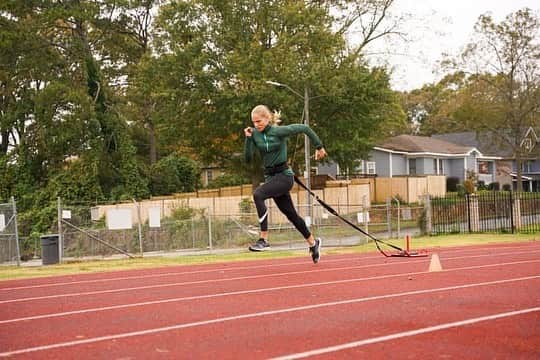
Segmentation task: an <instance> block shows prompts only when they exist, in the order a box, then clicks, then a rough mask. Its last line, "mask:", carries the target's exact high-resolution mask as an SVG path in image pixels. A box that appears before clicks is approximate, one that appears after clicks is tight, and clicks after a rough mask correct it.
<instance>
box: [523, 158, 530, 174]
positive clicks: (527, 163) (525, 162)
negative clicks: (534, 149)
mask: <svg viewBox="0 0 540 360" xmlns="http://www.w3.org/2000/svg"><path fill="white" fill-rule="evenodd" d="M531 166H532V161H531V160H523V162H522V163H521V171H522V172H524V173H530V172H531Z"/></svg>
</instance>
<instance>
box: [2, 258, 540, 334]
mask: <svg viewBox="0 0 540 360" xmlns="http://www.w3.org/2000/svg"><path fill="white" fill-rule="evenodd" d="M528 262H540V260H529V261H527V263H528ZM522 263H523V262H512V263H501V264H490V265H477V266H467V267H461V268H453V269H445V270H442V271H441V272H450V271H460V270H474V269H481V268H488V267H495V266H508V265H516V264H522ZM428 273H429V271H419V272H411V273H400V274H390V275H379V276H371V277H363V278H354V279H345V280H334V281H324V282H316V283H307V284H299V285H286V286H276V287H270V288H261V289H252V290H239V291H230V292H222V293H215V294H206V295H194V296H185V297H177V298H170V299H163V300H152V301H144V302H138V303H128V304H121V305H112V306H103V307H97V308H90V309H82V310H72V311H65V312H60V313H49V314H42V315H34V316H27V317H22V318H14V319H7V320H1V321H0V324H9V323H15V322H21V321H29V320H38V319H46V318H55V317H63V316H71V315H78V314H86V313H94V312H101V311H108V310H118V309H126V308H132V307H138V306H149V305H158V304H166V303H172V302H181V301H190V300H200V299H210V298H217V297H224V296H234V295H246V294H256V293H262V292H271V291H279V290H288V289H299V288H306V287H315V286H324V285H335V284H346V283H351V282H360V281H369V280H382V279H390V278H396V277H408V276H413V275H422V274H428ZM536 277H540V275H538V276H532V277H531V278H536Z"/></svg>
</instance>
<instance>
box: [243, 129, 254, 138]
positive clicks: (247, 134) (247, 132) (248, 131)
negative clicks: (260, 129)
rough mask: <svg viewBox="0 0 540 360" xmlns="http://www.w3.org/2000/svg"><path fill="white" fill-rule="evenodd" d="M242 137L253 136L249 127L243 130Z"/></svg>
mask: <svg viewBox="0 0 540 360" xmlns="http://www.w3.org/2000/svg"><path fill="white" fill-rule="evenodd" d="M244 135H246V136H247V137H251V135H253V128H251V127H247V128H245V129H244Z"/></svg>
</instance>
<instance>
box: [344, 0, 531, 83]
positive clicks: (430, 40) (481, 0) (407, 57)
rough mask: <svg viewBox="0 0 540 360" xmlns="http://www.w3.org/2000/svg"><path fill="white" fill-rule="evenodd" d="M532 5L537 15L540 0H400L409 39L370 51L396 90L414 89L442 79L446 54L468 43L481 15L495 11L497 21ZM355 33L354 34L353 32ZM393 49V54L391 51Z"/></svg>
mask: <svg viewBox="0 0 540 360" xmlns="http://www.w3.org/2000/svg"><path fill="white" fill-rule="evenodd" d="M524 7H528V8H531V9H533V10H534V11H535V12H536V13H537V14H538V13H539V12H540V1H539V0H534V1H533V0H451V1H448V0H396V2H395V4H394V7H393V13H394V14H396V15H397V14H410V15H409V16H408V20H406V22H405V24H404V25H405V26H404V27H403V29H404V30H405V31H406V32H407V35H408V37H409V39H410V41H409V42H404V41H401V40H399V41H397V39H393V40H378V41H377V42H375V43H373V45H371V46H370V47H369V48H368V49H367V50H368V52H369V53H370V59H371V61H372V62H373V63H377V62H379V63H380V62H386V63H387V64H388V65H389V67H390V68H391V69H393V74H392V87H393V88H394V89H395V90H412V89H416V88H420V87H421V86H422V85H423V84H426V83H432V82H436V81H438V80H439V79H440V78H441V77H442V76H441V75H442V74H441V73H440V71H438V70H437V61H438V60H441V58H442V53H445V52H446V53H450V54H454V55H455V54H457V53H459V51H460V49H461V48H462V47H463V46H464V45H466V44H467V42H468V40H469V38H470V36H471V34H472V32H473V26H474V24H475V23H476V21H477V20H478V17H479V16H480V15H481V14H485V13H487V12H491V15H492V16H493V18H494V19H495V21H496V22H500V21H502V20H504V18H505V17H506V15H508V14H510V13H512V12H515V11H516V10H519V9H522V8H524ZM352 36H354V34H353V35H352ZM388 51H390V52H391V53H392V54H388V53H387V52H388Z"/></svg>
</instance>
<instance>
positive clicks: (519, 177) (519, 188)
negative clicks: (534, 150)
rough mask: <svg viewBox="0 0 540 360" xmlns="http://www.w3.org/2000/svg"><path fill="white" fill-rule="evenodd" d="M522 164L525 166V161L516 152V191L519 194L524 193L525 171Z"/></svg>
mask: <svg viewBox="0 0 540 360" xmlns="http://www.w3.org/2000/svg"><path fill="white" fill-rule="evenodd" d="M522 164H523V160H522V159H521V154H520V153H519V151H518V152H516V174H517V179H516V181H517V184H516V191H517V192H521V191H523V181H522V176H523V171H522Z"/></svg>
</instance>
